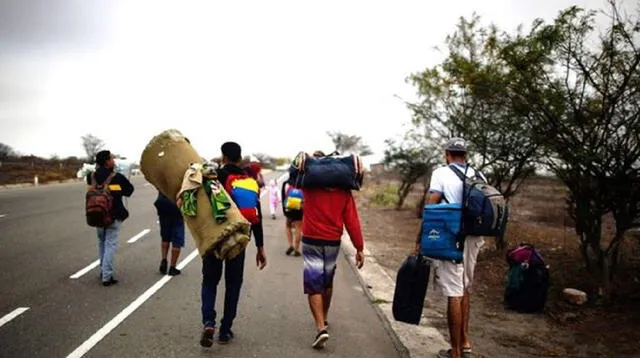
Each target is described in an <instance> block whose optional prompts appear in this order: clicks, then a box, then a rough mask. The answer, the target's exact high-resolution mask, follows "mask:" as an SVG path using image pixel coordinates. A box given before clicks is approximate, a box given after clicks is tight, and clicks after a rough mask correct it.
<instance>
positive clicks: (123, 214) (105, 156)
mask: <svg viewBox="0 0 640 358" xmlns="http://www.w3.org/2000/svg"><path fill="white" fill-rule="evenodd" d="M96 165H97V168H96V171H95V172H92V173H89V174H88V175H87V178H86V180H87V184H88V185H89V187H88V190H93V189H94V188H96V187H97V186H105V187H106V189H107V190H108V191H109V193H110V196H111V197H112V207H111V212H110V213H109V215H110V216H111V219H112V220H113V223H112V224H111V225H109V226H107V227H97V228H96V232H97V235H98V258H99V259H100V279H101V280H102V285H104V286H105V287H108V286H111V285H115V284H116V283H118V280H116V279H115V275H114V273H115V270H114V265H113V260H114V256H115V254H116V251H117V250H118V235H119V233H120V226H121V225H122V222H124V221H125V220H126V219H127V218H128V217H129V211H128V210H127V208H125V206H124V204H123V203H122V198H123V197H128V196H131V195H132V194H133V190H134V188H133V185H132V184H131V182H129V180H128V179H127V178H126V177H125V176H124V175H122V174H120V173H116V171H115V167H116V161H115V156H113V155H112V154H111V152H110V151H108V150H103V151H100V152H98V153H97V154H96Z"/></svg>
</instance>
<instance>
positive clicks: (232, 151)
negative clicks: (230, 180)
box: [220, 142, 242, 163]
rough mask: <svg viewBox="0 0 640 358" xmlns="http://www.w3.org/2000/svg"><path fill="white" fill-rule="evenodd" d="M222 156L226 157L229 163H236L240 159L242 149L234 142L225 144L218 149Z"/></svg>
mask: <svg viewBox="0 0 640 358" xmlns="http://www.w3.org/2000/svg"><path fill="white" fill-rule="evenodd" d="M220 150H221V151H222V155H224V156H225V157H227V158H228V159H229V160H230V161H231V162H233V163H237V162H239V161H240V160H241V159H242V148H240V144H238V143H236V142H225V143H224V144H222V146H221V147H220Z"/></svg>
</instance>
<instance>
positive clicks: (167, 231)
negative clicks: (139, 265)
mask: <svg viewBox="0 0 640 358" xmlns="http://www.w3.org/2000/svg"><path fill="white" fill-rule="evenodd" d="M154 206H155V207H156V211H157V212H158V221H159V222H160V237H161V239H162V243H161V246H160V252H161V254H162V260H161V261H160V273H162V274H163V275H166V274H167V273H168V274H169V276H176V275H179V274H180V273H181V272H180V270H178V269H177V268H176V264H177V262H178V257H179V256H180V250H181V249H182V248H183V247H184V218H183V217H182V212H180V208H178V206H177V205H176V204H175V203H174V202H173V201H171V200H170V199H169V198H167V197H166V196H165V195H163V194H162V193H161V192H158V197H157V198H156V201H155V202H154ZM169 246H171V266H169V264H168V262H167V256H168V254H169ZM168 266H169V267H168Z"/></svg>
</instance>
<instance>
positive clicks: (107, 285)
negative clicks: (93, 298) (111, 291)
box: [102, 277, 118, 287]
mask: <svg viewBox="0 0 640 358" xmlns="http://www.w3.org/2000/svg"><path fill="white" fill-rule="evenodd" d="M116 283H118V280H116V279H115V278H113V277H111V278H110V279H109V281H102V286H104V287H109V286H111V285H115V284H116Z"/></svg>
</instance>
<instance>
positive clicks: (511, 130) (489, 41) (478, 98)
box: [409, 14, 541, 200]
mask: <svg viewBox="0 0 640 358" xmlns="http://www.w3.org/2000/svg"><path fill="white" fill-rule="evenodd" d="M445 42H446V45H447V49H448V55H447V57H446V58H445V60H444V61H443V62H442V63H441V64H439V65H438V66H435V67H433V68H428V69H426V70H424V71H422V72H419V73H416V74H413V75H412V76H411V77H410V79H409V80H410V81H411V82H412V83H413V84H414V86H415V87H416V88H417V89H418V94H419V96H420V102H418V103H412V104H409V108H410V109H412V110H413V113H414V121H415V122H416V123H421V124H424V125H425V126H427V127H428V128H430V129H431V131H432V132H434V133H437V134H438V135H439V136H440V138H442V140H444V139H446V138H448V137H451V136H458V137H463V138H465V139H466V140H467V141H469V142H470V143H472V144H473V146H472V148H471V149H472V150H471V152H470V153H471V155H470V158H469V160H470V161H471V163H472V164H473V165H474V167H475V168H476V169H478V170H480V171H482V172H483V173H484V174H485V175H486V176H487V178H488V180H489V181H490V183H491V184H492V185H493V186H495V187H496V188H497V189H498V190H500V191H501V192H502V193H503V195H504V196H505V198H506V199H507V200H509V198H511V197H512V196H513V195H514V194H515V193H516V192H517V191H518V188H519V187H520V185H521V184H522V182H523V181H524V180H525V179H526V178H528V177H529V176H531V175H532V174H533V173H534V168H535V164H536V162H537V161H538V160H539V156H540V154H541V148H540V145H539V143H538V141H536V139H535V138H533V137H532V136H531V135H530V133H531V130H532V128H531V127H532V125H533V123H532V122H531V121H530V120H529V119H530V118H529V115H528V113H527V112H526V111H522V110H519V108H517V107H515V106H514V105H513V103H512V101H511V100H510V96H509V95H508V93H507V91H509V87H508V86H507V85H506V84H507V83H508V82H509V81H510V79H509V77H508V76H507V73H506V66H505V63H504V60H502V59H501V58H500V56H499V55H500V49H501V47H502V46H503V43H504V39H503V37H502V36H500V34H499V32H498V29H497V28H496V27H495V26H489V27H482V26H480V18H479V17H478V16H477V15H475V14H474V15H473V17H472V18H471V19H470V20H467V19H465V18H461V19H460V20H459V22H458V24H457V26H456V31H455V32H454V33H453V34H452V35H450V36H447V38H446V41H445Z"/></svg>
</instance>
